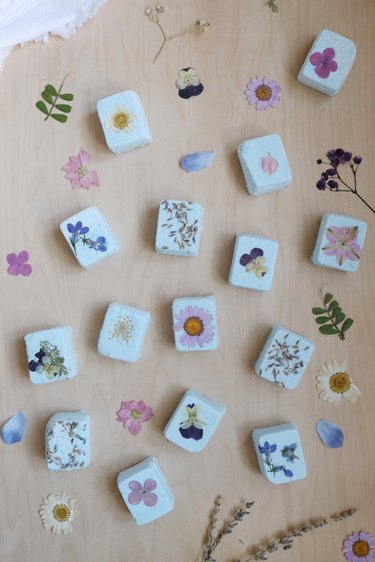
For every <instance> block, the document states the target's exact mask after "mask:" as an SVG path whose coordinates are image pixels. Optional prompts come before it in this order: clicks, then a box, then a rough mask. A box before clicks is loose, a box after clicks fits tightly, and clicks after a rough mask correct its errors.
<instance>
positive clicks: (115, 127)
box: [105, 106, 134, 133]
mask: <svg viewBox="0 0 375 562" xmlns="http://www.w3.org/2000/svg"><path fill="white" fill-rule="evenodd" d="M105 125H106V127H107V129H109V130H110V131H111V132H112V133H122V132H126V133H130V131H132V129H133V128H134V117H133V115H131V114H130V113H129V112H128V110H127V109H126V108H124V107H120V106H119V107H116V109H114V110H113V111H112V112H111V113H110V114H109V115H108V117H107V119H106V124H105Z"/></svg>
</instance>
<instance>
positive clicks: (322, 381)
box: [316, 360, 361, 406]
mask: <svg viewBox="0 0 375 562" xmlns="http://www.w3.org/2000/svg"><path fill="white" fill-rule="evenodd" d="M346 369H347V362H346V361H343V362H342V363H341V365H340V364H339V363H338V362H337V361H336V360H334V361H332V363H325V364H324V365H322V366H321V368H320V370H319V372H318V376H317V377H316V380H317V381H318V382H317V385H316V388H317V389H318V391H319V398H321V399H322V400H326V401H327V402H329V403H330V404H335V406H338V405H339V404H340V402H341V400H342V399H343V398H346V399H347V400H349V401H350V402H353V403H354V402H355V401H356V400H357V398H358V396H361V391H360V390H359V388H358V386H357V385H356V384H354V382H353V381H352V379H351V377H350V376H349V375H348V373H347V372H346Z"/></svg>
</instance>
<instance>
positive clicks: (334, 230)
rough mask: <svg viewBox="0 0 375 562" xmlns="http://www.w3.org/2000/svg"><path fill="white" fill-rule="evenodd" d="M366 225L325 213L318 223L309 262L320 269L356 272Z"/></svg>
mask: <svg viewBox="0 0 375 562" xmlns="http://www.w3.org/2000/svg"><path fill="white" fill-rule="evenodd" d="M366 231H367V224H366V223H365V222H364V221H361V220H359V219H355V218H353V217H348V216H347V215H338V214H336V213H326V214H325V215H324V216H323V218H322V222H321V223H320V228H319V233H318V237H317V239H316V244H315V248H314V252H313V254H312V256H311V261H312V262H313V263H314V264H315V265H320V266H322V267H332V268H333V269H339V270H340V271H357V269H358V266H359V260H360V258H361V256H362V250H363V246H364V243H365V238H366Z"/></svg>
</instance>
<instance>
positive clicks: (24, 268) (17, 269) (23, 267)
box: [7, 250, 32, 277]
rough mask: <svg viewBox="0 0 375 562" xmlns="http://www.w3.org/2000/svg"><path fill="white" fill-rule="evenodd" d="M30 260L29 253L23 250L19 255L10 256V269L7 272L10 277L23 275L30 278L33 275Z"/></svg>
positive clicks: (8, 259) (8, 257)
mask: <svg viewBox="0 0 375 562" xmlns="http://www.w3.org/2000/svg"><path fill="white" fill-rule="evenodd" d="M29 259H30V256H29V252H27V251H26V250H23V251H22V252H20V253H19V254H15V253H12V254H8V255H7V262H8V264H9V267H8V269H7V272H8V273H9V275H20V274H21V275H23V276H24V277H28V276H29V275H31V272H32V267H31V265H30V264H29V263H26V262H28V261H29Z"/></svg>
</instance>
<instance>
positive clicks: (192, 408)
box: [179, 404, 206, 441]
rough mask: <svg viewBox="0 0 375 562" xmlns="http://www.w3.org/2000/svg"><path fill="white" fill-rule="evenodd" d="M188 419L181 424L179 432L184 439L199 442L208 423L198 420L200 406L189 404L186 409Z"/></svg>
mask: <svg viewBox="0 0 375 562" xmlns="http://www.w3.org/2000/svg"><path fill="white" fill-rule="evenodd" d="M185 415H186V418H187V419H185V420H184V421H183V422H181V423H180V427H179V432H180V434H181V436H182V437H183V438H184V439H194V440H195V441H199V440H200V439H202V437H203V427H204V426H205V425H206V422H204V421H203V420H200V419H198V415H199V406H197V405H196V404H188V405H187V406H186V408H185Z"/></svg>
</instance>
